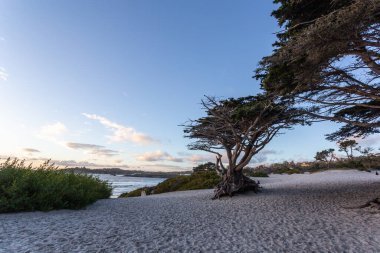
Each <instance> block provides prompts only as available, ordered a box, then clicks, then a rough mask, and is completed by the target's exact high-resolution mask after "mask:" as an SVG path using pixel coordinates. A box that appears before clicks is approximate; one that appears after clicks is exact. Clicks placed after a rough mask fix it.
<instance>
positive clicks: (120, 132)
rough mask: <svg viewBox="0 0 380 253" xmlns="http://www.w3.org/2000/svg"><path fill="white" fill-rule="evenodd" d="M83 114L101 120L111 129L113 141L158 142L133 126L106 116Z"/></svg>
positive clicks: (110, 137) (101, 122)
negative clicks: (111, 119)
mask: <svg viewBox="0 0 380 253" xmlns="http://www.w3.org/2000/svg"><path fill="white" fill-rule="evenodd" d="M83 115H84V116H85V117H87V118H89V119H92V120H97V121H99V122H100V124H102V125H103V126H105V127H107V128H108V129H110V130H111V131H112V132H113V133H112V135H111V136H109V139H110V140H111V141H113V142H123V141H130V142H134V143H138V144H150V143H153V142H156V141H155V140H154V139H153V138H152V137H150V136H148V135H146V134H143V133H139V132H137V131H136V130H135V129H134V128H132V127H126V126H123V125H120V124H118V123H115V122H112V121H110V120H109V119H107V118H105V117H101V116H98V115H95V114H88V113H83Z"/></svg>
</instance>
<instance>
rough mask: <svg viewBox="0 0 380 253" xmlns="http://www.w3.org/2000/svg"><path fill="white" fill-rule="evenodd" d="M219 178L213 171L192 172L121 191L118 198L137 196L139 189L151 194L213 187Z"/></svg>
mask: <svg viewBox="0 0 380 253" xmlns="http://www.w3.org/2000/svg"><path fill="white" fill-rule="evenodd" d="M220 180H221V178H220V176H218V175H217V174H216V172H215V171H200V172H194V173H193V174H191V175H189V176H176V177H173V178H168V179H166V180H165V181H163V182H161V183H159V184H158V185H156V186H153V187H143V188H139V189H136V190H134V191H131V192H127V193H123V194H121V195H120V196H119V198H127V197H138V196H141V191H145V192H146V194H147V195H151V194H158V193H164V192H173V191H187V190H198V189H211V188H214V187H215V186H216V185H217V184H218V183H219V182H220Z"/></svg>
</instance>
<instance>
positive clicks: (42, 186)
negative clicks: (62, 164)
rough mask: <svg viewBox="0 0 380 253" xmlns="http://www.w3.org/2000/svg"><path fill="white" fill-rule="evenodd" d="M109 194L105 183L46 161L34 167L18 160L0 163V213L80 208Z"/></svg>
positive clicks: (109, 191) (108, 187)
mask: <svg viewBox="0 0 380 253" xmlns="http://www.w3.org/2000/svg"><path fill="white" fill-rule="evenodd" d="M111 192H112V188H111V186H110V185H109V184H108V183H107V182H104V181H101V180H100V179H98V178H95V177H92V176H89V175H80V174H74V173H66V172H64V171H60V170H57V168H56V167H55V166H54V164H50V163H49V161H48V162H46V163H44V164H42V165H41V166H40V167H38V168H32V166H31V165H29V166H26V165H25V164H24V161H20V160H18V159H14V160H11V159H7V160H6V161H5V162H4V163H2V164H0V212H18V211H35V210H39V211H49V210H54V209H80V208H83V207H85V206H86V205H88V204H91V203H93V202H95V201H96V200H98V199H102V198H108V197H110V195H111Z"/></svg>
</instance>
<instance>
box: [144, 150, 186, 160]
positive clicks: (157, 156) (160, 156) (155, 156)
mask: <svg viewBox="0 0 380 253" xmlns="http://www.w3.org/2000/svg"><path fill="white" fill-rule="evenodd" d="M136 159H137V160H138V161H144V162H156V161H170V162H183V159H182V158H180V157H173V156H171V155H170V154H169V153H167V152H164V151H161V150H157V151H154V152H146V153H144V154H141V155H138V156H137V157H136Z"/></svg>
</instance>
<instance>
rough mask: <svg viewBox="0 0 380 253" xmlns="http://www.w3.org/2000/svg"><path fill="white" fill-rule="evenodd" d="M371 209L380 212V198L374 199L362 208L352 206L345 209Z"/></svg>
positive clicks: (361, 206)
mask: <svg viewBox="0 0 380 253" xmlns="http://www.w3.org/2000/svg"><path fill="white" fill-rule="evenodd" d="M367 207H368V208H371V209H377V210H380V197H379V198H375V199H372V200H370V201H368V202H367V203H365V204H363V205H360V206H352V207H344V208H345V209H360V208H367Z"/></svg>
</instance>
